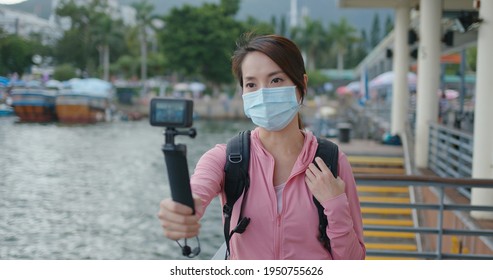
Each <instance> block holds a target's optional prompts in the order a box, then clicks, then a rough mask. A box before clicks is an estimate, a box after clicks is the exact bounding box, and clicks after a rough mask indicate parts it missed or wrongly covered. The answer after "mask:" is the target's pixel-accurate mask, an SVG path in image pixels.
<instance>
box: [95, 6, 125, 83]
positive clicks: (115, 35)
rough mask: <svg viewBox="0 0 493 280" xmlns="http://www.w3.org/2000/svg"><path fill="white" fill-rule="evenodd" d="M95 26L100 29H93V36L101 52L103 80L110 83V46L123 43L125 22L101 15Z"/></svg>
mask: <svg viewBox="0 0 493 280" xmlns="http://www.w3.org/2000/svg"><path fill="white" fill-rule="evenodd" d="M95 25H96V26H97V27H98V28H94V29H92V32H93V33H92V36H93V38H94V39H93V41H94V43H95V44H96V46H97V50H98V52H99V57H100V59H99V65H102V66H103V80H106V81H109V70H110V45H111V44H117V43H119V42H121V38H122V37H123V30H122V28H121V27H122V26H123V21H121V20H113V19H112V18H111V17H110V16H109V15H108V14H106V13H100V15H99V16H98V17H97V19H96V20H95Z"/></svg>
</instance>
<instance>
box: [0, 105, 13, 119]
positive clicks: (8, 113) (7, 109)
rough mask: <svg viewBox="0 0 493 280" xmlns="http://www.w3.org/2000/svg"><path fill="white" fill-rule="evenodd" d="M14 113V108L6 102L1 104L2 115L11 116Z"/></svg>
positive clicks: (0, 111) (0, 114)
mask: <svg viewBox="0 0 493 280" xmlns="http://www.w3.org/2000/svg"><path fill="white" fill-rule="evenodd" d="M13 115H14V109H13V108H12V107H10V106H8V105H6V104H0V117H10V116H13Z"/></svg>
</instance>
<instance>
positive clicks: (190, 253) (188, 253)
mask: <svg viewBox="0 0 493 280" xmlns="http://www.w3.org/2000/svg"><path fill="white" fill-rule="evenodd" d="M195 239H196V240H197V247H195V248H194V249H193V250H192V248H191V247H190V246H188V244H187V239H186V238H185V245H183V246H182V245H181V244H180V242H178V240H176V243H177V244H178V246H180V248H181V253H182V254H183V255H184V256H185V257H189V258H195V257H196V256H198V255H199V254H200V240H199V237H198V236H196V237H195Z"/></svg>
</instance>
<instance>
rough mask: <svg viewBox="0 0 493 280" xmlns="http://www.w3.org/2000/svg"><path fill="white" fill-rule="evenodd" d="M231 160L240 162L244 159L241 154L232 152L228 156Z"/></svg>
mask: <svg viewBox="0 0 493 280" xmlns="http://www.w3.org/2000/svg"><path fill="white" fill-rule="evenodd" d="M228 160H229V162H231V163H240V162H241V161H242V160H243V157H242V156H241V154H236V153H235V154H233V153H232V154H230V155H229V157H228Z"/></svg>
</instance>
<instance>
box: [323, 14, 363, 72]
mask: <svg viewBox="0 0 493 280" xmlns="http://www.w3.org/2000/svg"><path fill="white" fill-rule="evenodd" d="M356 32H357V30H356V28H354V27H353V26H352V25H350V24H349V23H348V21H347V19H346V18H344V17H343V18H342V19H341V20H340V21H339V23H337V24H336V23H331V24H330V25H329V31H328V37H329V39H330V41H331V42H332V48H331V49H332V51H333V52H334V53H335V54H336V55H337V69H338V70H343V69H344V56H345V55H346V53H347V52H348V51H349V48H350V47H351V46H352V45H353V44H354V43H356V42H359V41H360V38H359V37H358V36H357V35H356Z"/></svg>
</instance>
